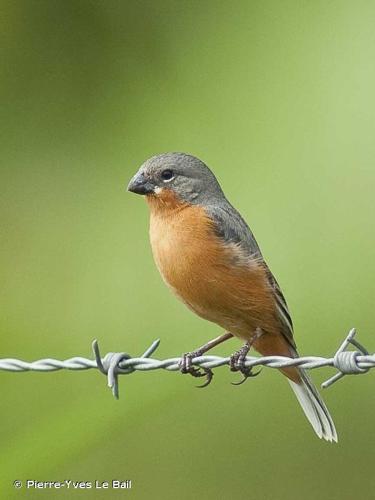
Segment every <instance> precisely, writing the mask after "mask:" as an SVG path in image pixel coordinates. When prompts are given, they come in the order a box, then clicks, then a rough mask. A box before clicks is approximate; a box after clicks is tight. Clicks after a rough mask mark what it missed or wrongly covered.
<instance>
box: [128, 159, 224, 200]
mask: <svg viewBox="0 0 375 500" xmlns="http://www.w3.org/2000/svg"><path fill="white" fill-rule="evenodd" d="M163 189H169V190H172V191H173V192H174V194H176V196H177V197H178V198H179V199H181V200H182V201H185V202H188V203H193V204H207V203H209V202H212V201H215V200H216V201H218V200H222V199H223V197H224V194H223V192H222V190H221V187H220V185H219V183H218V181H217V180H216V177H215V176H214V174H213V173H212V172H211V170H210V169H209V168H208V167H207V165H205V164H204V163H203V162H202V161H201V160H199V159H198V158H195V157H194V156H191V155H188V154H186V153H164V154H160V155H157V156H153V157H152V158H150V159H149V160H147V161H145V163H143V165H142V166H141V167H140V169H139V170H138V172H137V173H136V174H135V176H134V177H133V178H132V180H131V181H130V183H129V185H128V191H131V192H133V193H137V194H143V195H156V196H157V195H158V193H160V192H161V190H163Z"/></svg>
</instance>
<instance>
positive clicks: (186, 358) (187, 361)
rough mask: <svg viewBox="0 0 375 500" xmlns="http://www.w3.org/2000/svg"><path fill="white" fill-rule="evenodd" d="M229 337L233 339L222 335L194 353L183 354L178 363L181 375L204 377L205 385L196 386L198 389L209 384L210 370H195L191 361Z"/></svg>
mask: <svg viewBox="0 0 375 500" xmlns="http://www.w3.org/2000/svg"><path fill="white" fill-rule="evenodd" d="M231 337H233V335H232V334H231V333H224V334H223V335H220V336H219V337H216V338H215V339H213V340H210V341H209V342H207V344H204V345H202V346H201V347H199V348H198V349H196V350H195V351H192V352H187V353H185V354H183V355H182V357H181V361H180V371H181V373H190V375H192V376H193V377H206V381H205V383H204V384H202V385H198V386H197V387H199V388H202V387H207V386H208V385H209V384H210V383H211V381H212V377H213V376H214V373H213V371H212V370H211V369H210V368H203V367H200V368H196V367H195V366H193V359H194V358H198V357H199V356H202V354H204V353H205V352H207V351H208V350H210V349H212V348H213V347H216V346H217V345H219V344H221V343H222V342H225V341H226V340H228V339H230V338H231ZM202 370H203V371H202Z"/></svg>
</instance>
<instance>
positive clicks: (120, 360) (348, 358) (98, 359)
mask: <svg viewBox="0 0 375 500" xmlns="http://www.w3.org/2000/svg"><path fill="white" fill-rule="evenodd" d="M355 334H356V330H355V329H354V328H353V329H352V330H350V332H349V334H348V335H347V337H346V339H345V340H344V342H343V343H342V344H341V346H340V347H339V349H338V350H337V352H336V353H335V355H334V356H333V357H331V358H324V357H321V356H302V357H299V358H288V357H284V356H263V357H254V356H247V357H246V361H245V366H246V367H249V368H253V367H257V366H264V367H267V368H275V369H279V368H287V367H291V366H299V367H301V368H304V369H307V370H313V369H317V368H323V367H333V368H336V370H337V373H336V374H335V375H334V376H332V377H331V378H330V379H328V380H327V381H325V382H324V383H323V384H322V387H324V388H325V387H329V386H330V385H332V384H333V383H335V382H336V381H337V380H339V379H340V378H342V377H344V376H345V375H358V374H363V373H366V372H367V371H368V370H369V369H371V368H374V367H375V353H374V354H369V352H368V351H367V350H366V349H365V348H364V347H363V346H362V345H361V344H360V343H359V342H358V341H357V340H356V339H355V338H354V337H355ZM159 344H160V341H159V340H156V341H154V342H153V343H152V344H151V345H150V347H149V348H148V349H146V351H145V352H144V353H143V354H142V355H141V356H140V357H132V356H130V355H129V354H127V353H125V352H117V353H108V354H106V355H105V356H104V357H102V356H101V354H100V350H99V346H98V342H97V341H96V340H95V341H94V342H93V345H92V348H93V351H94V356H95V359H87V358H83V357H73V358H69V359H66V360H58V359H51V358H47V359H39V360H37V361H32V362H26V361H22V360H19V359H14V358H4V359H0V370H4V371H10V372H24V371H38V372H52V371H58V370H89V369H92V368H95V369H98V370H99V371H100V372H102V373H103V374H105V375H106V376H107V379H108V386H109V387H110V388H111V389H112V392H113V395H114V396H115V397H116V398H118V396H119V390H118V375H121V374H123V375H124V374H130V373H133V372H134V371H151V370H160V369H163V370H168V371H178V370H179V369H180V368H179V363H180V361H181V358H180V357H175V358H168V359H164V360H158V359H154V358H150V356H151V355H152V354H153V353H154V352H155V350H156V349H157V348H158V346H159ZM350 345H352V346H354V347H355V348H356V349H357V350H355V351H347V350H346V349H347V348H348V346H350ZM229 360H230V358H229V357H220V356H212V355H208V356H207V355H206V356H199V357H196V358H194V359H193V364H194V365H196V366H198V367H201V368H210V369H213V368H219V367H221V366H227V365H229Z"/></svg>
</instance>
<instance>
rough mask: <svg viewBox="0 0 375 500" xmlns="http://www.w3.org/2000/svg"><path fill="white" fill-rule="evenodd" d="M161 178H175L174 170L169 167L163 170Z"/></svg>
mask: <svg viewBox="0 0 375 500" xmlns="http://www.w3.org/2000/svg"><path fill="white" fill-rule="evenodd" d="M161 178H162V179H163V181H164V182H168V181H171V180H172V179H173V178H174V173H173V170H170V169H169V168H167V169H166V170H163V172H162V173H161Z"/></svg>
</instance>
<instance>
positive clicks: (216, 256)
mask: <svg viewBox="0 0 375 500" xmlns="http://www.w3.org/2000/svg"><path fill="white" fill-rule="evenodd" d="M190 228H194V229H191V230H190ZM197 228H200V229H199V230H198V229H197ZM204 228H207V229H204ZM150 239H151V245H152V250H153V255H154V259H155V262H156V264H157V267H158V269H159V271H160V273H161V275H162V276H163V279H164V280H165V282H166V283H167V284H168V286H169V287H170V288H171V289H172V290H173V292H174V293H175V294H176V295H177V296H178V297H179V298H180V299H181V300H182V301H183V302H184V303H185V304H186V305H187V306H188V307H189V308H190V309H192V310H193V311H194V312H195V313H196V314H198V315H199V316H201V317H202V318H204V319H206V320H209V321H212V322H214V323H217V324H219V325H220V326H222V327H223V328H225V329H227V330H229V331H231V333H233V334H235V335H236V334H238V335H239V336H241V337H245V336H248V335H249V334H250V332H252V331H254V330H255V328H256V327H257V326H258V324H259V322H260V321H262V322H264V321H266V320H267V310H271V304H270V290H269V286H268V284H267V282H266V279H265V277H264V272H263V271H262V270H261V269H260V268H259V265H258V263H257V261H256V260H254V261H251V260H248V261H247V262H246V263H242V264H241V265H240V264H238V263H235V260H236V259H234V257H235V256H234V255H233V253H234V252H235V251H236V250H235V247H230V246H225V245H224V244H223V243H222V242H221V241H220V240H219V239H218V238H217V237H216V236H215V235H214V234H212V232H211V231H210V230H209V228H208V227H207V225H205V224H194V225H191V224H190V225H189V224H186V221H185V224H182V225H181V224H173V223H169V224H164V225H163V228H162V229H161V228H160V221H157V220H154V221H152V219H151V226H150ZM237 260H238V259H237Z"/></svg>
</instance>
